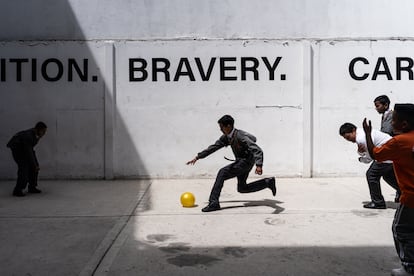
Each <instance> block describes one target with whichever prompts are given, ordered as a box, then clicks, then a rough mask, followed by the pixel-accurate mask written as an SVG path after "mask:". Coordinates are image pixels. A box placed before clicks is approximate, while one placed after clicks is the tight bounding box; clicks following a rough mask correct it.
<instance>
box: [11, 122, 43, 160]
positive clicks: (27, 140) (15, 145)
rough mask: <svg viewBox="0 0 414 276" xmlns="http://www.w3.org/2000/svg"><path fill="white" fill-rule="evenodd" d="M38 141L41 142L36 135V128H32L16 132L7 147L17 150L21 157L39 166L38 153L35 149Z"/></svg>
mask: <svg viewBox="0 0 414 276" xmlns="http://www.w3.org/2000/svg"><path fill="white" fill-rule="evenodd" d="M37 142H39V139H38V138H37V136H36V130H35V129H34V128H31V129H28V130H23V131H20V132H18V133H16V134H15V135H14V136H13V137H12V138H11V139H10V141H9V142H8V143H7V147H9V148H10V149H11V150H12V151H13V152H16V153H17V154H18V156H19V157H21V158H24V160H25V161H28V162H29V164H31V165H33V166H38V165H39V164H38V162H37V159H36V154H35V152H34V150H33V148H34V146H36V144H37Z"/></svg>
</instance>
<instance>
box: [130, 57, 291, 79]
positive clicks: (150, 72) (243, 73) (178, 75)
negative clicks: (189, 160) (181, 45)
mask: <svg viewBox="0 0 414 276" xmlns="http://www.w3.org/2000/svg"><path fill="white" fill-rule="evenodd" d="M281 59H282V57H276V58H274V59H268V58H267V57H261V58H256V57H239V58H238V57H211V58H210V60H207V61H205V60H204V61H202V60H201V58H199V57H195V58H191V59H190V58H187V57H182V58H180V59H179V60H178V61H174V62H173V61H171V60H169V59H167V58H160V57H159V58H151V59H148V60H147V59H144V58H130V59H129V81H130V82H143V81H147V80H149V81H153V82H156V81H166V82H169V81H174V82H177V81H180V80H189V81H199V80H201V81H209V80H210V79H211V78H212V75H213V76H214V78H218V79H219V80H220V81H238V80H242V81H245V80H248V79H249V80H255V81H258V80H260V79H262V80H263V79H268V80H271V81H273V80H275V77H276V76H275V71H276V69H277V67H278V65H279V64H280V61H281ZM213 72H214V74H213ZM261 74H262V75H261ZM263 74H264V75H263ZM277 77H279V75H278V76H277ZM280 80H286V75H285V74H280Z"/></svg>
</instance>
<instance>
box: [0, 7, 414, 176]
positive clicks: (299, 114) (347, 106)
mask: <svg viewBox="0 0 414 276" xmlns="http://www.w3.org/2000/svg"><path fill="white" fill-rule="evenodd" d="M43 2H44V3H43V4H42V5H39V3H38V1H32V0H29V1H23V0H17V1H13V2H10V3H7V4H4V3H3V4H1V8H0V21H1V22H0V23H1V24H0V30H1V31H0V40H1V41H3V42H0V91H1V93H2V101H0V116H1V118H2V119H1V128H0V129H1V130H0V144H2V145H4V144H5V143H6V142H7V140H8V139H9V138H10V137H11V135H13V134H14V133H15V132H16V131H18V130H21V129H24V128H29V127H32V125H33V124H34V123H35V122H36V121H38V120H43V121H45V122H46V123H47V124H48V126H49V131H48V133H47V135H46V136H45V137H44V138H43V139H42V140H41V142H40V143H39V145H38V147H37V152H38V156H39V159H40V161H41V168H42V170H41V176H42V177H45V178H103V177H107V178H112V177H195V176H197V177H199V176H214V175H215V172H216V170H217V169H218V168H219V167H220V166H223V165H225V164H228V161H226V160H225V159H224V158H223V157H224V156H226V157H232V153H231V151H230V149H224V150H222V151H221V152H218V153H216V154H215V155H213V156H211V157H209V158H208V159H205V160H202V161H200V162H199V163H197V165H196V166H195V167H189V166H185V165H184V163H185V162H186V161H188V160H189V159H191V158H193V157H194V155H195V154H196V153H197V152H198V151H200V150H202V149H203V148H205V147H206V146H208V145H209V144H211V143H213V142H214V141H215V140H216V139H217V138H218V137H219V135H220V132H219V129H218V126H217V123H216V122H217V119H218V118H219V117H220V116H222V115H223V114H232V115H233V116H234V117H235V119H236V127H238V128H241V129H244V130H246V131H249V132H251V133H253V134H254V135H256V136H257V138H258V143H259V145H260V146H261V147H262V148H263V150H264V152H265V167H264V171H265V174H267V175H277V176H305V177H307V176H312V175H313V176H331V175H335V176H343V175H361V174H363V173H364V171H365V170H366V168H367V167H366V165H363V164H360V163H358V162H357V161H356V159H357V155H356V152H355V151H356V147H355V146H354V145H352V144H351V143H349V142H346V141H345V140H343V139H342V138H341V137H340V136H339V135H338V128H339V126H340V125H341V124H342V123H344V122H353V123H355V124H357V125H361V122H362V119H363V118H364V117H365V116H367V117H368V118H370V119H372V120H373V124H374V126H377V127H378V126H379V122H380V116H379V115H378V114H377V113H376V112H375V110H374V107H373V99H374V98H375V97H376V96H378V95H380V94H387V95H388V96H389V97H390V98H391V101H392V102H393V103H395V102H413V101H414V96H413V95H414V94H413V93H412V88H413V73H412V67H413V59H414V57H413V55H412V54H411V53H412V49H413V46H414V45H413V41H412V40H411V38H412V37H413V32H412V29H411V28H410V26H411V25H412V24H411V23H413V22H411V23H410V21H411V20H413V19H411V17H409V16H408V11H409V10H412V9H413V8H414V3H412V2H411V1H398V4H397V3H395V2H394V3H393V5H391V4H389V2H388V1H364V2H363V3H361V2H360V1H358V2H357V1H327V0H319V1H312V5H311V3H310V2H309V1H304V0H301V1H299V0H295V1H288V2H286V1H262V2H260V3H261V4H260V5H258V4H253V3H252V2H251V1H208V2H201V1H200V2H198V1H126V0H124V1H117V2H116V3H115V2H113V1H87V2H85V1H77V0H76V1H75V0H73V1H43ZM367 11H369V12H367ZM391 23H392V24H391ZM209 68H210V69H211V71H209ZM14 176H15V164H14V163H13V161H12V159H11V155H10V153H9V151H8V149H7V148H5V147H0V178H12V177H14Z"/></svg>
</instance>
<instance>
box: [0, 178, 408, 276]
mask: <svg viewBox="0 0 414 276" xmlns="http://www.w3.org/2000/svg"><path fill="white" fill-rule="evenodd" d="M212 182H213V181H212V180H211V179H191V180H128V181H41V182H40V184H39V188H41V189H42V190H43V191H44V192H43V193H42V194H30V195H27V196H25V197H23V198H16V197H12V196H11V191H12V188H13V186H14V182H13V181H2V182H0V244H1V247H0V275H32V276H35V275H41V276H44V275H169V276H175V275H249V276H250V275H293V276H296V275H304V276H305V275H306V276H309V275H318V276H320V275H353V276H356V275H361V276H362V275H364V276H368V275H372V276H374V275H375V276H381V275H390V270H391V269H392V268H396V267H399V266H400V264H399V259H398V257H397V255H396V252H395V249H394V244H393V240H392V234H391V223H392V219H393V215H394V212H395V208H396V204H395V203H393V199H394V192H393V190H392V189H391V188H390V187H389V186H387V185H386V184H383V185H382V188H383V194H384V197H385V198H386V200H387V206H388V208H387V209H386V210H369V209H364V208H363V207H362V204H363V202H366V201H368V200H369V193H368V188H367V184H366V182H365V179H364V178H313V179H300V178H282V179H277V182H276V184H277V189H278V191H277V195H276V197H273V196H272V194H271V191H270V190H264V191H260V192H256V193H251V194H239V193H237V191H236V183H235V181H233V180H229V181H227V182H226V183H225V186H224V188H223V191H222V196H221V206H222V210H220V211H217V212H212V213H202V212H201V208H202V207H204V205H205V204H206V200H207V199H208V195H209V192H210V189H211V185H212ZM186 191H190V192H192V193H194V195H195V196H196V207H193V208H184V207H182V206H181V205H180V195H181V194H182V193H183V192H186Z"/></svg>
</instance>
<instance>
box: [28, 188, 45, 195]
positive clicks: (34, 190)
mask: <svg viewBox="0 0 414 276" xmlns="http://www.w3.org/2000/svg"><path fill="white" fill-rule="evenodd" d="M41 192H42V191H41V190H39V189H37V188H36V187H35V188H29V189H28V193H31V194H40V193H41Z"/></svg>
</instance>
